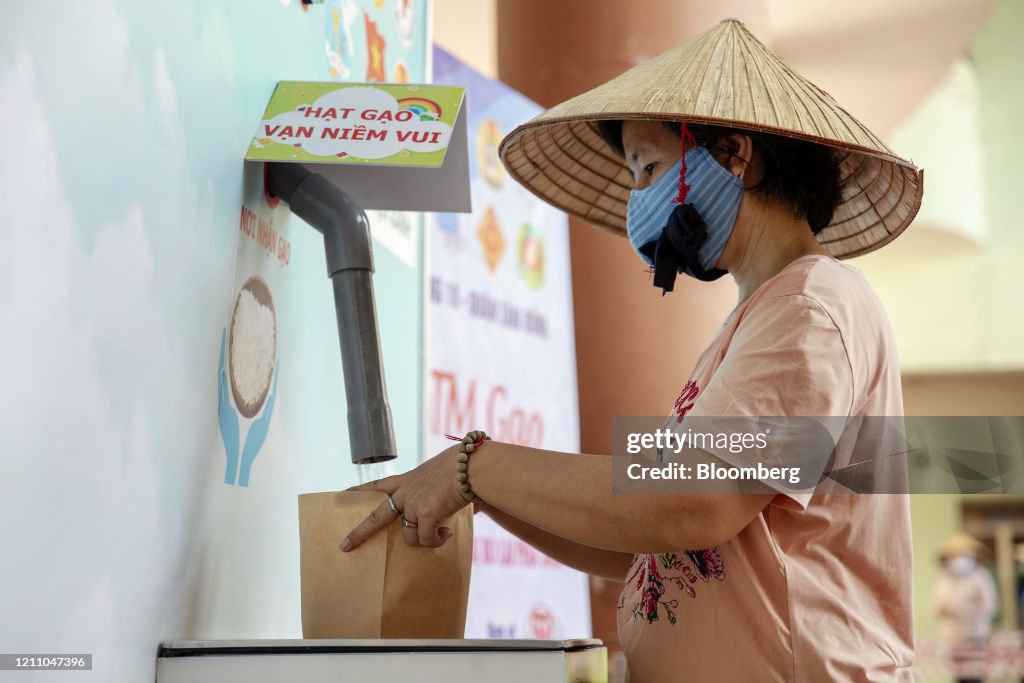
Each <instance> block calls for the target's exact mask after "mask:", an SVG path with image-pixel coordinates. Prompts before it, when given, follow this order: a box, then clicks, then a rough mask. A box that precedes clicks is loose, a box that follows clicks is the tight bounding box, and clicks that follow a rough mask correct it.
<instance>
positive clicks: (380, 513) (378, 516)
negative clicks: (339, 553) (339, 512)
mask: <svg viewBox="0 0 1024 683" xmlns="http://www.w3.org/2000/svg"><path fill="white" fill-rule="evenodd" d="M397 518H398V515H396V514H395V513H394V512H393V511H392V510H391V507H390V506H388V502H387V501H386V500H385V501H384V502H382V503H381V504H380V505H378V506H377V507H376V508H375V509H374V511H373V512H371V513H370V516H369V517H367V518H366V519H364V520H363V521H362V522H360V524H359V526H357V527H356V528H355V529H353V530H352V531H351V532H350V533H349V535H348V536H346V537H345V540H343V541H342V542H341V549H342V550H343V551H344V552H346V553H347V552H348V551H350V550H354V549H355V548H358V547H359V546H361V545H362V544H363V543H364V542H365V541H366V539H368V538H370V537H371V536H373V535H374V534H375V533H377V532H378V531H380V530H381V529H383V528H384V527H386V526H387V525H389V524H391V523H392V522H394V521H395V520H396V519H397Z"/></svg>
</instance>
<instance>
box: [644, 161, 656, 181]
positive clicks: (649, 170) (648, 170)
mask: <svg viewBox="0 0 1024 683" xmlns="http://www.w3.org/2000/svg"><path fill="white" fill-rule="evenodd" d="M655 166H657V164H647V165H646V166H644V173H646V174H647V177H648V178H650V177H651V174H652V173H654V167H655Z"/></svg>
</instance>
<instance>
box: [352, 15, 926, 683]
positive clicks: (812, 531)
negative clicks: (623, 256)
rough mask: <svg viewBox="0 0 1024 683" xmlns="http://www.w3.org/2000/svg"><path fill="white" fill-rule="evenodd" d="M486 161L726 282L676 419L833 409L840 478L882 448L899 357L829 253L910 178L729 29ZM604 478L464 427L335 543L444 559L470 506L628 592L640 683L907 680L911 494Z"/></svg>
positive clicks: (864, 292) (890, 230)
mask: <svg viewBox="0 0 1024 683" xmlns="http://www.w3.org/2000/svg"><path fill="white" fill-rule="evenodd" d="M712 67H713V68H712ZM742 93H746V94H748V95H749V101H747V100H745V99H744V98H743V97H741V94H742ZM680 122H682V123H680ZM822 143H827V144H822ZM502 158H503V161H504V162H505V163H506V166H507V167H508V169H509V171H510V172H511V173H512V175H514V176H515V177H516V178H517V179H518V180H519V181H520V182H521V183H523V184H524V185H526V186H527V187H528V188H529V189H531V190H532V191H534V192H535V193H537V194H539V195H540V196H542V197H543V198H545V199H547V200H548V201H550V202H551V203H553V204H555V205H557V206H559V207H561V208H563V209H565V210H567V211H569V212H571V213H573V214H575V215H577V216H581V217H583V218H586V219H587V220H589V221H590V222H592V223H595V224H598V225H600V226H602V227H604V228H606V229H609V230H613V231H615V232H619V233H622V232H625V233H626V235H627V236H628V238H629V240H630V243H631V244H632V246H633V248H634V249H635V250H636V251H637V253H638V254H639V255H640V256H641V258H643V259H644V261H645V262H647V263H648V264H650V265H652V266H653V268H654V281H655V285H657V286H658V287H660V288H662V289H663V290H666V291H668V290H671V289H672V285H673V281H674V277H675V275H676V274H677V273H685V274H687V275H691V276H693V277H697V278H698V279H704V280H707V279H714V278H716V277H719V276H721V275H723V274H725V273H726V272H727V273H729V274H730V275H732V277H733V278H734V279H735V281H736V283H737V285H738V286H739V299H740V300H739V304H738V305H737V307H736V308H735V309H734V310H733V311H732V313H730V315H729V316H728V317H727V319H726V321H725V323H724V325H723V326H722V328H721V330H720V331H719V333H718V335H717V336H716V338H715V339H714V341H713V342H712V343H711V345H710V346H709V347H708V349H707V350H706V351H705V352H704V354H703V355H702V356H701V358H700V359H699V361H698V362H697V365H696V367H695V368H694V370H693V371H692V373H691V374H690V376H689V377H687V378H681V379H682V381H681V385H682V386H683V390H682V392H681V394H680V397H679V400H678V401H677V402H676V405H675V407H674V408H673V410H672V413H671V414H670V416H669V419H668V420H667V423H666V424H667V425H668V426H670V427H674V428H676V429H682V428H685V427H686V425H687V424H690V423H691V421H692V420H694V419H697V418H698V417H705V416H839V417H840V418H841V425H842V427H841V428H840V429H839V430H838V431H837V432H836V433H835V434H834V435H833V436H834V437H835V438H836V439H837V440H838V441H839V447H838V448H836V452H835V454H833V455H832V457H835V458H836V460H835V461H831V462H829V463H825V462H822V463H819V465H820V467H821V470H824V469H825V468H826V467H827V468H828V469H829V470H830V471H841V470H842V469H843V468H844V467H846V466H848V465H850V464H851V457H852V456H851V450H852V448H853V444H854V442H856V444H855V445H856V448H858V449H861V450H860V453H861V454H863V453H864V452H865V450H866V451H867V452H869V453H872V454H873V453H874V450H878V451H881V450H883V449H884V447H885V444H883V443H881V442H880V441H879V439H880V437H878V436H877V435H876V434H873V433H869V432H870V431H871V430H863V429H861V428H860V426H859V425H862V424H863V423H862V422H861V421H859V420H856V419H854V418H859V417H863V416H898V415H901V414H902V397H901V394H900V380H899V370H898V366H897V363H896V355H895V346H894V343H893V340H892V334H891V331H890V329H889V325H888V322H887V320H886V318H885V314H884V311H883V310H882V308H881V305H880V303H879V302H878V299H877V298H876V297H875V296H874V294H873V293H872V291H871V289H870V287H869V286H868V285H867V283H866V282H865V280H864V278H863V277H862V275H861V274H860V272H859V271H857V270H856V269H854V268H852V267H849V266H846V265H843V264H842V263H840V262H839V261H837V260H836V257H840V256H849V255H853V254H856V253H863V252H865V251H870V250H871V249H873V248H876V247H878V246H881V245H882V244H884V243H886V242H888V241H889V240H891V239H892V238H893V237H895V235H897V234H898V233H899V232H900V231H902V230H903V229H904V228H905V227H906V226H907V224H909V222H910V220H911V219H912V218H913V215H914V214H915V213H916V210H917V207H918V206H919V204H920V196H921V181H920V175H919V174H918V172H917V171H916V169H914V168H913V167H912V166H911V165H910V164H908V163H907V162H904V161H902V160H899V159H898V158H897V157H895V156H893V155H892V153H891V152H889V151H888V150H887V149H886V148H885V147H884V145H882V143H881V142H879V141H878V140H877V138H875V137H874V136H872V135H871V134H870V133H869V132H868V131H866V129H864V128H863V127H862V126H861V125H860V124H859V123H857V122H856V120H854V119H853V118H852V117H850V116H849V115H848V114H847V113H846V112H845V111H843V110H842V109H840V108H839V107H838V105H836V104H835V103H834V102H833V101H832V100H831V98H829V97H828V96H827V95H826V94H824V93H823V92H821V91H820V90H818V89H817V88H815V87H814V86H813V85H811V84H809V83H807V82H805V81H803V80H802V79H800V77H799V76H797V75H796V74H793V73H792V72H791V71H789V70H788V69H787V68H786V67H785V65H783V64H782V63H781V62H779V61H778V59H777V58H776V57H775V56H774V55H772V54H771V53H770V52H768V51H767V49H765V48H764V46H763V45H761V44H760V43H758V42H757V41H756V39H754V38H753V36H751V35H750V34H749V32H747V31H746V29H745V28H744V27H743V26H742V24H740V23H739V22H736V21H732V20H730V21H726V22H723V23H722V24H720V25H719V26H718V27H716V28H715V29H712V30H711V31H708V32H706V33H704V34H701V35H700V36H698V37H697V38H695V39H693V40H691V41H688V42H687V43H684V44H683V45H681V46H679V47H678V48H676V49H674V50H672V51H670V52H668V53H666V54H664V55H662V56H660V57H658V58H656V59H654V60H651V61H650V62H647V63H646V64H644V65H641V66H639V67H636V68H635V69H633V70H631V71H629V72H627V73H626V74H624V75H623V76H620V77H619V78H617V79H615V80H613V81H611V82H609V83H608V84H605V85H604V86H600V87H598V88H596V89H595V90H593V91H590V92H589V93H585V94H583V95H580V96H579V97H577V98H574V99H573V100H570V101H569V102H566V103H563V104H562V105H559V106H557V107H555V108H553V109H552V110H549V111H548V112H546V113H545V114H543V115H541V116H540V117H538V118H537V119H535V120H533V121H531V122H530V123H528V124H526V125H524V126H522V127H520V128H519V129H518V130H516V131H515V132H513V133H512V134H511V135H510V136H509V137H508V138H506V140H505V141H504V143H503V144H502ZM673 200H679V201H673ZM623 228H625V230H623ZM873 449H874V450H873ZM889 452H891V451H889ZM785 456H786V454H783V457H785ZM800 457H802V456H800ZM617 462H618V463H621V462H622V461H621V460H616V459H615V458H614V457H612V456H604V455H572V454H564V453H554V452H548V451H543V450H538V449H533V448H525V447H521V446H516V445H512V444H503V443H495V442H492V441H487V442H484V441H483V440H482V439H480V434H477V433H471V434H469V435H467V437H466V438H465V439H464V440H463V443H460V444H458V445H457V446H454V447H452V448H450V449H448V450H446V451H444V452H442V453H440V454H438V455H437V456H436V457H434V458H432V459H430V460H429V461H427V462H425V463H424V464H423V465H421V466H420V467H418V468H416V469H414V470H412V471H411V472H408V473H406V474H403V475H400V476H396V477H390V478H388V479H384V480H382V481H379V482H373V483H371V484H368V485H365V486H362V487H359V488H362V489H369V490H378V491H384V492H387V493H388V494H390V495H389V498H388V500H387V501H386V502H385V503H383V504H382V505H381V507H380V508H379V509H378V510H376V511H375V512H374V514H373V515H372V516H371V517H370V518H369V519H367V520H366V521H364V522H363V523H362V524H361V525H360V526H359V527H357V528H356V529H355V530H353V531H352V532H351V533H350V534H349V535H348V536H347V537H346V538H345V540H344V541H343V542H342V550H345V551H350V550H351V549H353V548H355V547H357V546H358V545H359V544H360V543H362V542H363V541H364V540H365V539H366V538H368V537H369V536H370V535H372V534H373V533H376V532H377V531H378V530H380V529H381V528H383V527H384V526H387V525H388V524H391V523H393V522H394V521H395V519H396V518H399V517H401V521H402V524H403V527H404V528H403V533H404V535H405V540H406V542H407V543H409V544H411V545H424V546H437V545H440V544H442V543H444V542H445V540H447V538H448V537H449V536H450V534H451V532H450V531H449V530H448V529H447V528H445V527H444V526H442V522H443V520H445V519H446V518H447V517H448V516H450V515H451V514H453V513H454V512H456V511H457V510H459V509H460V508H461V507H462V506H464V505H466V504H468V501H469V500H476V499H480V500H482V501H483V502H484V505H483V508H484V509H485V510H486V512H487V514H489V515H490V516H492V517H493V518H494V519H495V520H496V521H497V522H498V523H499V524H501V525H502V526H504V527H505V528H506V529H508V530H509V531H511V532H512V533H514V534H516V535H518V536H519V537H520V538H522V539H523V540H525V541H527V542H529V543H531V544H532V545H534V546H535V547H536V548H538V549H539V550H541V551H542V552H544V553H546V554H548V555H550V556H552V557H554V558H556V559H558V560H560V561H562V562H564V563H565V564H568V565H570V566H573V567H576V568H578V569H580V570H582V571H586V572H589V573H592V574H595V575H598V576H602V577H605V578H608V579H611V580H616V581H623V582H624V584H623V590H622V596H621V599H620V602H619V636H620V641H621V643H622V646H623V649H624V651H625V653H626V656H627V660H628V663H629V671H630V677H631V680H632V681H633V682H634V683H638V682H642V681H673V680H695V681H815V682H817V681H835V680H856V681H860V680H871V681H897V680H899V681H904V680H906V681H909V680H910V667H911V664H912V658H913V644H912V624H911V594H912V591H911V575H910V562H909V557H910V527H909V512H908V503H907V500H906V497H905V496H899V495H838V494H826V493H822V492H821V491H820V490H818V491H810V490H807V491H794V490H792V489H786V488H784V487H775V486H771V485H770V484H769V487H768V488H762V489H761V490H759V492H757V493H745V494H744V493H738V492H734V493H718V494H712V493H694V492H676V493H669V494H661V495H641V494H636V493H629V494H627V493H620V494H613V493H612V491H611V482H612V473H613V469H614V468H615V467H616V463H617ZM852 462H858V461H852ZM731 464H737V463H735V462H733V463H731ZM821 470H819V471H821Z"/></svg>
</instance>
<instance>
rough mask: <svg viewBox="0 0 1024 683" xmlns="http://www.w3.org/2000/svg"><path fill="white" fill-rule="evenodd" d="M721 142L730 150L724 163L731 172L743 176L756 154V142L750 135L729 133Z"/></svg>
mask: <svg viewBox="0 0 1024 683" xmlns="http://www.w3.org/2000/svg"><path fill="white" fill-rule="evenodd" d="M721 144H722V145H723V146H724V147H725V148H726V150H728V152H729V155H728V157H727V158H726V159H725V160H724V163H723V164H722V165H723V166H725V168H726V170H728V171H729V173H732V174H733V175H734V176H736V177H738V178H742V177H743V174H744V173H745V172H746V171H747V167H748V166H750V161H751V159H753V155H754V143H753V141H752V140H751V139H750V136H749V135H729V136H728V137H725V138H722V140H721Z"/></svg>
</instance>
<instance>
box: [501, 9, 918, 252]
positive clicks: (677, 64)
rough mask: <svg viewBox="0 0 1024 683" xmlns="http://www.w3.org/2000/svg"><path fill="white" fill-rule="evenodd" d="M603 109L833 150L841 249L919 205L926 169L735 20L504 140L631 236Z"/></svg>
mask: <svg viewBox="0 0 1024 683" xmlns="http://www.w3.org/2000/svg"><path fill="white" fill-rule="evenodd" d="M600 119H653V120H676V121H679V120H681V121H686V122H692V123H704V124H712V125H719V126H728V127H730V128H736V129H742V130H750V131H760V132H765V133H775V134H778V135H786V136H790V137H794V138H800V139H803V140H809V141H811V142H816V143H820V144H823V145H828V146H830V147H834V148H836V149H837V150H839V151H840V152H841V153H842V157H841V158H842V163H841V167H840V168H841V176H842V179H843V181H844V186H843V187H844V189H843V195H842V196H843V199H842V203H841V204H840V205H839V206H838V207H837V209H836V211H835V214H834V215H833V218H832V222H831V223H830V224H829V225H828V226H826V227H825V228H824V229H823V230H822V231H821V232H820V233H818V241H819V242H821V244H822V245H823V246H824V247H825V248H826V249H827V250H828V251H829V253H830V254H832V255H833V256H835V257H837V258H846V257H850V256H856V255H858V254H864V253H867V252H869V251H872V250H874V249H877V248H878V247H880V246H882V245H884V244H886V243H887V242H890V241H891V240H893V239H895V238H896V236H897V235H899V234H900V233H901V232H903V230H905V229H906V227H907V226H908V225H909V224H910V221H911V220H913V218H914V216H915V215H916V214H917V210H918V208H920V206H921V194H922V191H923V180H924V174H923V173H922V172H921V171H919V170H918V169H917V168H915V167H914V165H913V164H912V163H910V162H909V161H905V160H903V159H901V158H900V157H898V156H896V155H895V154H893V152H892V151H891V150H890V149H889V148H888V147H886V146H885V144H884V143H883V142H882V141H881V140H879V139H878V138H877V137H875V135H874V134H872V133H871V131H869V130H868V129H867V128H865V127H864V126H863V125H862V124H861V123H860V122H859V121H857V119H855V118H853V117H852V116H851V115H850V114H849V113H847V112H846V110H845V109H843V108H842V107H840V106H839V105H838V104H837V103H836V102H835V100H833V99H832V97H831V95H829V94H828V93H826V92H825V91H824V90H822V89H820V88H818V87H817V86H815V85H814V84H813V83H811V82H809V81H807V80H806V79H804V78H803V77H801V76H800V75H799V74H797V73H795V72H794V71H793V70H792V69H790V68H789V67H788V66H786V65H785V64H783V63H782V61H781V60H779V58H778V57H776V56H775V55H774V54H772V53H771V52H770V51H769V50H768V48H766V47H765V46H764V45H763V44H762V43H761V42H759V41H758V40H757V38H755V37H754V36H753V35H752V34H751V33H750V31H748V30H747V28H746V26H744V25H743V24H742V23H740V22H739V21H736V20H735V19H727V20H726V21H723V22H721V23H720V24H718V25H717V26H715V27H714V28H712V29H710V30H709V31H705V32H704V33H701V34H700V35H698V36H696V37H695V38H692V39H691V40H688V41H686V42H685V43H683V44H681V45H679V46H677V47H675V48H673V49H671V50H669V51H668V52H665V53H663V54H661V55H659V56H658V57H655V58H654V59H652V60H650V61H648V62H645V63H644V64H641V65H639V66H637V67H634V68H633V69H630V70H629V71H627V72H626V73H624V74H622V75H621V76H619V77H617V78H615V79H613V80H611V81H608V82H607V83H605V84H604V85H600V86H598V87H596V88H594V89H593V90H590V91H589V92H585V93H583V94H582V95H578V96H577V97H574V98H572V99H571V100H568V101H566V102H563V103H562V104H559V105H557V106H555V107H552V108H551V109H549V110H547V111H546V112H544V113H543V114H541V115H540V116H537V117H536V118H534V119H533V120H532V121H529V122H528V123H526V124H523V125H522V126H519V127H518V128H516V129H515V130H514V131H512V133H510V134H509V135H508V136H506V137H505V139H504V140H503V141H502V143H501V148H500V153H501V159H502V162H503V163H504V164H505V167H506V168H507V169H508V171H509V173H510V174H511V175H512V176H513V177H514V178H516V180H518V181H519V182H520V183H522V184H523V185H524V186H526V187H527V188H528V189H529V190H530V191H532V192H533V193H534V194H536V195H537V196H539V197H540V198H542V199H544V200H545V201H547V202H549V203H550V204H553V205H554V206H557V207H558V208H560V209H562V210H564V211H566V212H568V213H570V214H572V215H574V216H578V217H579V218H582V219H584V220H586V221H589V222H590V223H593V224H594V225H597V226H599V227H602V228H605V229H607V230H610V231H612V232H614V233H616V234H619V235H625V234H626V202H627V200H628V199H629V191H630V189H631V187H632V183H631V181H630V177H629V171H628V170H627V168H626V166H625V162H624V160H623V159H622V158H620V157H619V156H617V155H616V154H615V153H614V152H612V151H611V150H610V149H609V148H608V145H607V144H606V143H605V142H604V140H603V139H602V138H601V136H600V135H599V134H598V131H597V125H596V122H597V121H598V120H600Z"/></svg>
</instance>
